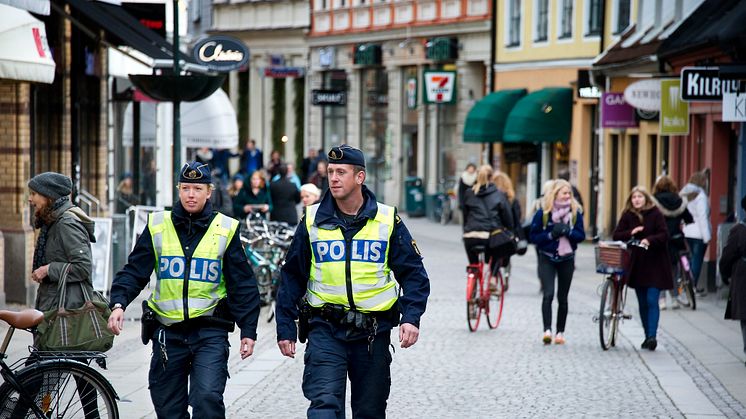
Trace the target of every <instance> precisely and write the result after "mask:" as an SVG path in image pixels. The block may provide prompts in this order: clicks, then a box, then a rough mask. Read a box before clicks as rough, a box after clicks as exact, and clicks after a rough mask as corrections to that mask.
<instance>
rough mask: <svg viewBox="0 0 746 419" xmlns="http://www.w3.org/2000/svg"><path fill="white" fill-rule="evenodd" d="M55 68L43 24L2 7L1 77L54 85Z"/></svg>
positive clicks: (17, 10)
mask: <svg viewBox="0 0 746 419" xmlns="http://www.w3.org/2000/svg"><path fill="white" fill-rule="evenodd" d="M54 66H55V65H54V60H53V59H52V53H51V51H50V50H49V45H47V32H46V30H45V29H44V22H42V21H40V20H39V19H37V18H35V17H33V16H31V14H30V13H29V12H27V11H25V10H21V9H18V8H15V7H11V6H6V5H4V4H0V78H3V79H12V80H24V81H34V82H41V83H52V82H53V81H54Z"/></svg>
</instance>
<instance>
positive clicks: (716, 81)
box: [681, 67, 742, 102]
mask: <svg viewBox="0 0 746 419" xmlns="http://www.w3.org/2000/svg"><path fill="white" fill-rule="evenodd" d="M719 71H720V70H719V68H718V67H684V68H683V69H681V100H685V101H687V102H720V101H721V100H722V99H723V93H736V92H740V91H742V90H741V89H742V86H741V85H742V83H741V82H740V81H739V80H722V79H720V75H719Z"/></svg>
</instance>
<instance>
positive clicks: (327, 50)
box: [319, 47, 336, 68]
mask: <svg viewBox="0 0 746 419" xmlns="http://www.w3.org/2000/svg"><path fill="white" fill-rule="evenodd" d="M335 52H336V50H335V49H334V47H324V48H320V49H319V67H321V68H334V55H335Z"/></svg>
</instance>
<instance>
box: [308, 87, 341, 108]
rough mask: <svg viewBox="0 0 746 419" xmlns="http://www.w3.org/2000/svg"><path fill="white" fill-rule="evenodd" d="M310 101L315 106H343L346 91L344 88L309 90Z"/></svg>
mask: <svg viewBox="0 0 746 419" xmlns="http://www.w3.org/2000/svg"><path fill="white" fill-rule="evenodd" d="M311 103H312V104H313V105H315V106H345V105H346V104H347V92H345V91H344V90H321V89H314V90H311Z"/></svg>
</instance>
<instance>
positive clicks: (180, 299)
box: [108, 162, 259, 418]
mask: <svg viewBox="0 0 746 419" xmlns="http://www.w3.org/2000/svg"><path fill="white" fill-rule="evenodd" d="M177 188H178V200H177V201H176V202H174V205H173V210H172V211H160V212H153V213H151V214H149V218H148V224H147V226H146V227H145V228H144V229H143V231H142V234H141V235H140V238H139V239H138V240H137V243H136V244H135V248H134V249H133V250H132V253H130V255H129V258H128V260H127V264H126V265H125V266H124V268H122V269H121V270H120V271H119V272H117V274H116V276H115V277H114V281H113V283H112V286H111V308H112V312H111V315H110V316H109V324H108V328H109V330H111V331H112V332H113V333H114V334H115V335H119V333H121V331H122V327H123V324H124V310H125V309H126V308H127V306H128V305H129V304H131V303H132V302H133V301H135V299H136V297H137V295H138V294H139V293H140V292H141V291H142V290H143V289H144V288H145V286H146V285H148V283H149V282H150V276H151V274H152V273H153V271H154V270H155V273H156V285H155V287H154V291H153V292H152V293H151V295H150V297H149V298H148V299H147V301H146V302H145V304H144V305H143V312H144V313H146V314H152V316H149V317H151V319H152V320H151V321H149V322H145V323H144V324H143V333H142V338H143V343H145V344H147V343H148V342H149V341H152V345H153V351H152V354H153V355H152V359H151V362H150V371H149V374H148V380H149V383H150V384H151V385H150V398H151V400H152V402H153V406H154V407H155V413H156V416H157V417H159V418H183V417H188V416H189V413H188V408H189V406H190V405H191V408H192V416H193V417H195V418H214V417H225V405H224V403H223V392H224V391H225V385H226V381H227V378H228V356H229V351H228V350H227V348H228V347H229V346H230V345H229V343H228V333H230V332H232V331H233V330H234V328H235V324H238V326H239V327H240V329H241V337H240V344H239V352H240V355H241V359H245V358H247V357H249V356H251V354H252V353H253V351H254V342H255V340H256V328H257V321H258V318H259V290H258V288H257V283H256V278H255V277H254V273H253V271H252V270H251V265H250V264H249V262H248V260H247V259H246V254H245V253H244V250H243V247H242V245H241V240H240V234H239V232H238V226H239V222H238V220H235V219H233V218H231V217H229V216H227V215H225V214H224V213H221V212H217V211H214V208H213V204H212V202H211V199H210V196H211V193H212V190H213V189H214V185H213V184H212V175H211V171H210V167H209V166H208V165H207V164H203V163H199V162H188V163H186V164H185V165H184V166H182V167H181V169H180V170H179V176H178V184H177ZM187 294H188V295H189V298H185V296H186V295H187ZM144 317H147V316H144ZM166 354H167V355H168V356H165V355H166ZM187 394H189V397H187V396H186V395H187Z"/></svg>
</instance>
